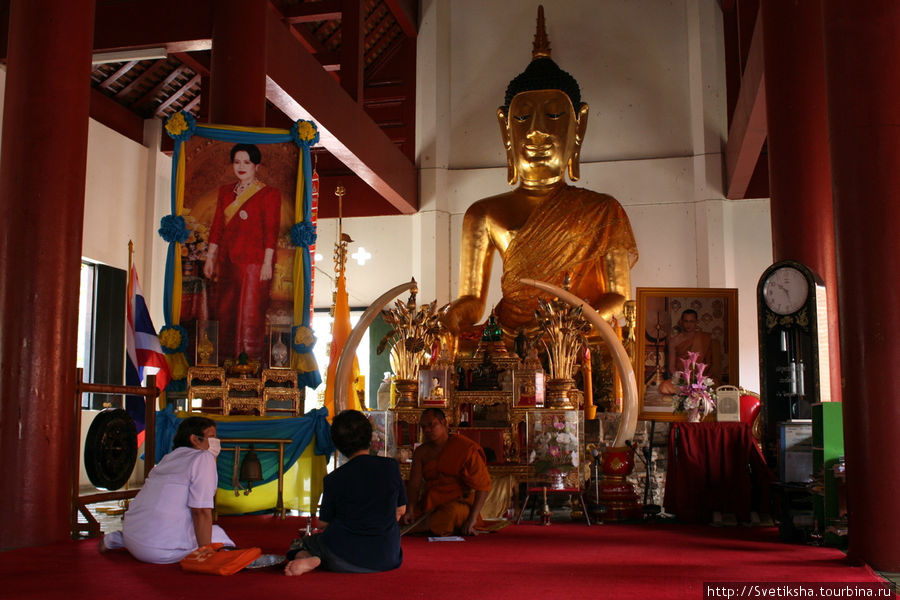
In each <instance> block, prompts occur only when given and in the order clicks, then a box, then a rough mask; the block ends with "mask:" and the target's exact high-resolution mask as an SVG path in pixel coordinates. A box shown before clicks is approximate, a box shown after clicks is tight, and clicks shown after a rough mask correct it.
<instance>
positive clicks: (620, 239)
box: [444, 7, 638, 340]
mask: <svg viewBox="0 0 900 600" xmlns="http://www.w3.org/2000/svg"><path fill="white" fill-rule="evenodd" d="M588 110H589V107H588V105H587V104H586V103H583V102H581V91H580V88H579V86H578V82H576V81H575V79H574V78H573V77H572V76H571V75H570V74H569V73H567V72H565V71H563V70H562V69H560V68H559V66H557V64H556V63H555V62H554V61H553V60H552V59H551V58H550V44H549V41H548V39H547V35H546V31H545V28H544V15H543V7H539V8H538V23H537V33H536V34H535V40H534V50H533V53H532V61H531V63H530V64H529V65H528V67H527V68H526V69H525V71H524V72H523V73H521V74H520V75H518V76H517V77H515V78H514V79H513V80H512V81H511V82H510V83H509V86H508V87H507V89H506V98H505V105H504V106H501V107H500V108H498V109H497V120H498V122H499V124H500V131H501V135H502V138H503V144H504V146H505V147H506V160H507V166H508V171H507V172H508V180H509V184H510V185H515V184H516V183H518V187H516V188H515V189H514V190H512V191H509V192H506V193H503V194H499V195H497V196H491V197H489V198H483V199H481V200H478V201H477V202H475V203H474V204H472V205H471V206H470V207H469V208H468V210H466V213H465V216H464V218H463V230H462V243H461V258H460V284H459V297H458V298H457V299H456V300H454V301H453V302H452V303H451V304H450V306H449V308H448V310H447V312H446V316H445V319H444V322H445V325H446V326H447V327H448V329H450V330H451V331H452V332H454V333H458V334H459V335H460V338H462V339H463V340H467V339H470V338H472V337H473V335H477V333H478V328H477V327H474V324H475V322H476V321H477V320H478V319H479V318H480V316H481V315H482V314H483V312H484V309H485V303H486V300H487V291H488V284H489V281H490V270H491V263H492V260H493V251H494V250H497V251H498V252H499V254H500V258H501V259H502V261H503V275H502V279H501V289H502V292H503V298H502V300H501V302H500V303H499V304H498V305H497V306H496V308H495V311H494V312H495V314H496V315H497V319H498V320H499V322H500V324H501V326H502V327H503V330H504V333H505V334H506V335H507V336H513V337H514V336H515V335H516V333H517V331H518V330H519V329H520V328H531V327H533V325H534V323H535V309H536V308H537V305H538V298H540V297H542V296H546V294H545V293H543V292H540V291H539V290H537V289H536V288H532V287H530V286H525V285H523V284H521V283H519V280H520V279H521V278H532V279H537V280H541V281H546V282H548V283H552V284H555V285H563V282H564V279H565V277H566V275H568V276H569V279H570V287H569V289H570V291H571V292H572V293H573V294H575V295H576V296H578V297H580V298H584V299H585V300H586V301H587V302H588V303H590V305H591V306H593V307H594V308H595V309H596V310H597V311H598V312H600V313H601V314H602V315H604V316H606V317H609V316H611V315H614V314H615V315H618V314H621V311H622V307H623V304H624V302H625V301H626V300H628V299H629V298H630V296H631V278H630V269H631V267H632V266H633V265H634V263H635V262H636V261H637V256H638V253H637V246H636V245H635V242H634V235H633V233H632V231H631V224H630V223H629V221H628V216H627V215H626V214H625V211H624V210H623V209H622V206H621V205H620V204H619V203H618V201H616V199H615V198H613V197H612V196H609V195H606V194H600V193H597V192H593V191H590V190H586V189H582V188H577V187H573V186H571V185H568V184H567V183H566V181H565V173H566V171H568V174H569V178H570V179H571V180H572V181H577V180H578V178H579V176H580V166H579V160H580V153H581V147H582V143H583V141H584V133H585V129H586V128H587V120H588ZM548 299H549V298H548Z"/></svg>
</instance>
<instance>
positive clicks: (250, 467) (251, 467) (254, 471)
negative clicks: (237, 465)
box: [240, 444, 263, 495]
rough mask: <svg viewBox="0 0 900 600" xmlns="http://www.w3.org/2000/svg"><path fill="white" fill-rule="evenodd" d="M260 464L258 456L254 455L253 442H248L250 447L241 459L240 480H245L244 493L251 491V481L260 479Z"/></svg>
mask: <svg viewBox="0 0 900 600" xmlns="http://www.w3.org/2000/svg"><path fill="white" fill-rule="evenodd" d="M262 479H263V476H262V464H260V462H259V457H258V456H256V452H254V451H253V444H250V449H249V450H247V455H246V456H244V460H243V461H241V476H240V480H241V481H246V482H247V491H245V492H244V495H246V494H249V493H250V492H252V491H253V482H254V481H262Z"/></svg>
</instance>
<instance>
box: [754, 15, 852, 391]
mask: <svg viewBox="0 0 900 600" xmlns="http://www.w3.org/2000/svg"><path fill="white" fill-rule="evenodd" d="M760 8H761V11H760V15H761V18H762V27H763V47H764V54H765V78H766V117H767V119H768V132H767V137H768V151H769V189H770V195H771V205H770V210H771V219H772V246H773V248H772V251H773V252H772V254H773V256H774V258H775V260H776V261H778V260H786V259H791V260H796V261H799V262H801V263H803V264H805V265H807V266H809V267H810V268H811V269H813V270H814V271H815V272H816V273H818V274H819V276H820V277H822V279H823V280H824V281H825V289H826V293H827V297H828V326H829V336H828V343H829V356H828V358H829V362H830V368H831V399H832V400H833V401H836V402H840V401H841V354H840V331H839V319H838V282H837V265H836V263H835V249H834V212H833V209H832V203H831V166H830V157H829V155H828V116H827V110H826V101H825V100H826V99H825V55H824V48H823V42H822V8H821V5H820V3H819V2H818V1H803V2H784V1H783V0H763V2H762V5H761V7H760Z"/></svg>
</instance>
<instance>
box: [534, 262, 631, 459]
mask: <svg viewBox="0 0 900 600" xmlns="http://www.w3.org/2000/svg"><path fill="white" fill-rule="evenodd" d="M519 281H520V282H522V283H524V284H525V285H530V286H531V287H536V288H538V289H540V290H544V291H545V292H547V293H550V294H553V295H554V296H556V297H557V298H559V299H560V300H562V301H564V302H566V303H568V304H571V305H572V306H576V307H578V306H580V307H581V311H582V314H584V317H585V318H586V319H587V320H588V321H589V322H590V323H591V325H593V326H594V328H595V329H596V330H597V332H598V333H599V334H600V337H602V338H603V341H604V342H606V344H607V346H609V348H610V349H611V350H612V356H613V364H614V365H615V367H616V370H617V371H618V372H619V377H620V378H621V380H622V393H623V395H624V398H623V406H622V419H621V421H619V430H618V431H617V432H616V439H615V441H614V442H613V447H614V448H621V447H623V446H625V445H626V443H627V442H631V439H632V438H633V437H634V430H635V429H636V428H637V416H638V415H637V413H638V392H637V379H635V376H634V368H633V367H632V366H631V359H630V358H629V357H628V353H627V352H625V346H623V345H622V341H621V340H620V339H619V336H617V335H616V332H615V331H613V328H612V327H610V326H609V323H607V322H606V321H605V320H603V317H601V316H600V313H598V312H597V311H596V310H594V309H593V308H592V307H591V305H589V304H588V303H587V302H585V301H584V300H582V299H580V298H578V297H577V296H575V295H574V294H572V293H571V292H567V291H566V290H564V289H562V288H560V287H557V286H555V285H553V284H551V283H547V282H544V281H536V280H534V279H520V280H519ZM589 400H590V399H585V401H586V402H587V401H589Z"/></svg>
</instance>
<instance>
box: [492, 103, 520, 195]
mask: <svg viewBox="0 0 900 600" xmlns="http://www.w3.org/2000/svg"><path fill="white" fill-rule="evenodd" d="M508 116H509V115H507V113H506V109H505V107H503V106H501V107H500V108H498V109H497V122H498V123H499V124H500V137H501V138H502V139H503V147H504V148H505V149H506V180H507V181H508V182H509V185H516V182H517V181H518V180H519V174H518V173H517V172H516V155H515V154H514V153H513V150H512V136H511V135H510V133H509V120H508Z"/></svg>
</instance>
